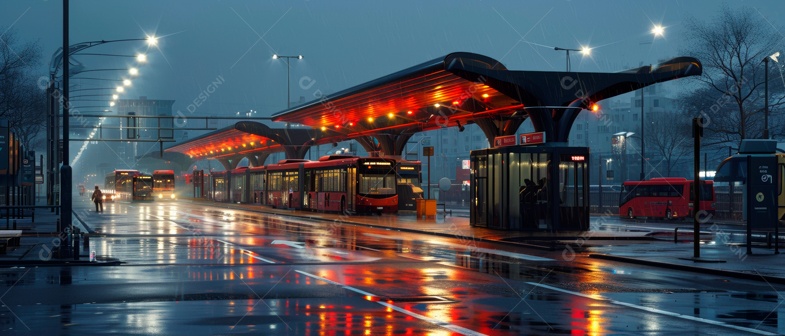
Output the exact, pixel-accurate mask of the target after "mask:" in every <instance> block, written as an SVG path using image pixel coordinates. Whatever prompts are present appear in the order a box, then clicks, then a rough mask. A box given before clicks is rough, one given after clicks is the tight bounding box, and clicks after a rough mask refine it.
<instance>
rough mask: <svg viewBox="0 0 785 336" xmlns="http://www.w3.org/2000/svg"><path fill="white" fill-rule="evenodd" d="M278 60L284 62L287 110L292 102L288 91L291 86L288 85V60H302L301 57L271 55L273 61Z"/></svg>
mask: <svg viewBox="0 0 785 336" xmlns="http://www.w3.org/2000/svg"><path fill="white" fill-rule="evenodd" d="M279 58H283V59H285V60H286V108H287V109H288V108H289V106H290V105H291V101H292V99H291V97H290V90H289V87H290V86H291V84H290V83H289V69H290V68H289V59H292V58H296V59H303V55H297V56H281V55H278V54H273V59H279Z"/></svg>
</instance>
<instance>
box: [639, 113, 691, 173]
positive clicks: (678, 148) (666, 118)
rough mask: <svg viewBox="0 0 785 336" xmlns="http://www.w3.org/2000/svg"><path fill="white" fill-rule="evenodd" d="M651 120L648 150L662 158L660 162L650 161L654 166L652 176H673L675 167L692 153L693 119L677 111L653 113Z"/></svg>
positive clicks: (648, 131)
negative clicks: (687, 118)
mask: <svg viewBox="0 0 785 336" xmlns="http://www.w3.org/2000/svg"><path fill="white" fill-rule="evenodd" d="M649 120H650V121H651V123H650V124H649V125H648V126H647V127H648V130H647V131H646V150H647V152H648V151H649V150H651V154H650V155H651V156H652V157H656V156H659V157H660V158H662V159H661V160H660V162H659V163H656V162H649V164H650V165H653V166H654V168H652V173H651V177H661V176H672V173H673V169H674V168H675V167H677V166H678V165H680V164H683V163H684V162H685V160H687V159H689V157H688V156H689V154H690V153H692V136H691V128H690V127H691V120H686V119H685V118H684V117H683V115H682V114H681V113H677V112H661V113H652V114H650V116H649Z"/></svg>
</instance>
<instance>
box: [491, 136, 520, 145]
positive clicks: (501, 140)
mask: <svg viewBox="0 0 785 336" xmlns="http://www.w3.org/2000/svg"><path fill="white" fill-rule="evenodd" d="M505 146H515V136H514V135H504V136H497V137H495V138H493V147H505Z"/></svg>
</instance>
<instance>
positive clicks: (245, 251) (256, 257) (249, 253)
mask: <svg viewBox="0 0 785 336" xmlns="http://www.w3.org/2000/svg"><path fill="white" fill-rule="evenodd" d="M214 240H215V241H217V242H220V243H223V244H224V245H227V246H234V247H235V248H236V249H238V250H240V251H242V252H243V254H245V255H247V256H249V257H251V258H254V259H256V260H261V261H264V262H266V263H268V264H275V261H272V260H270V259H265V258H262V257H260V256H258V255H257V254H256V253H255V252H253V251H251V250H246V249H244V248H242V247H239V246H237V245H235V244H234V243H230V242H228V241H225V240H222V239H214Z"/></svg>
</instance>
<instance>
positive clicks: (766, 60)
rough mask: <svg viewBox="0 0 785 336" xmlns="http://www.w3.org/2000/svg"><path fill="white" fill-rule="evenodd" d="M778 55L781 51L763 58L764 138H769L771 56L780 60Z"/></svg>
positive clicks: (776, 60)
mask: <svg viewBox="0 0 785 336" xmlns="http://www.w3.org/2000/svg"><path fill="white" fill-rule="evenodd" d="M777 57H780V52H779V51H778V52H775V53H773V54H771V55H769V56H766V57H765V58H763V64H764V73H765V74H764V79H763V87H764V92H765V93H764V97H763V104H764V108H763V109H764V111H763V113H764V114H763V138H764V139H768V138H769V58H771V60H772V61H774V62H778V63H779V60H778V59H777Z"/></svg>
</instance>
